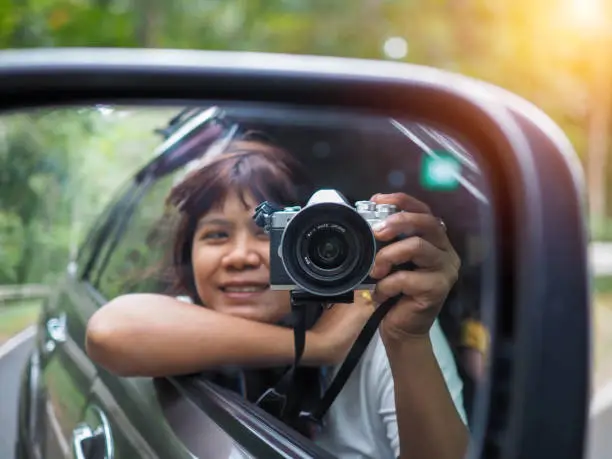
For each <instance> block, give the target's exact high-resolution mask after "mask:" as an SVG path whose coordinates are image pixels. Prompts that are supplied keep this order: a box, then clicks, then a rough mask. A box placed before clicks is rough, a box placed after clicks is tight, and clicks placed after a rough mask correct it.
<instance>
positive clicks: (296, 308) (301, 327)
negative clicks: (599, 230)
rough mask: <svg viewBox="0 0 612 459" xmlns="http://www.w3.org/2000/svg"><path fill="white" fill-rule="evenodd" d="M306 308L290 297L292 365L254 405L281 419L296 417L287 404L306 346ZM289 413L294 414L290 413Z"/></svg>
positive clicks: (293, 407)
mask: <svg viewBox="0 0 612 459" xmlns="http://www.w3.org/2000/svg"><path fill="white" fill-rule="evenodd" d="M307 306H308V305H305V304H303V303H302V302H301V301H300V300H299V297H297V296H294V295H291V314H292V316H293V319H294V324H293V341H294V346H295V357H294V360H293V365H292V366H291V367H290V368H289V370H287V371H286V372H285V374H284V375H283V376H282V377H281V379H280V380H279V381H278V382H277V383H276V385H275V386H274V387H271V388H270V389H268V390H267V391H265V392H264V393H263V394H262V395H261V397H259V399H258V400H257V402H256V405H258V406H261V407H262V408H263V409H265V410H266V411H268V412H269V413H274V414H276V415H277V416H279V417H281V418H283V417H286V416H291V415H293V416H297V412H295V411H297V408H296V407H295V406H293V405H295V403H289V405H291V406H288V405H287V402H288V400H289V398H290V397H289V395H290V392H291V390H292V389H295V386H296V384H295V376H296V372H297V369H298V365H299V364H300V361H301V360H302V355H303V354H304V348H305V346H306V311H307V309H306V307H307ZM290 411H294V412H295V413H290Z"/></svg>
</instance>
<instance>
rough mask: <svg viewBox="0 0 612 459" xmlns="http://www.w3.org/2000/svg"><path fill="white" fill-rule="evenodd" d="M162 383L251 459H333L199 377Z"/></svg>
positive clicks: (279, 422)
mask: <svg viewBox="0 0 612 459" xmlns="http://www.w3.org/2000/svg"><path fill="white" fill-rule="evenodd" d="M165 379H166V380H167V381H169V382H170V383H171V384H172V385H173V386H174V387H175V388H176V389H177V390H178V391H179V392H180V393H181V395H183V396H184V397H185V398H186V399H187V400H188V401H189V402H190V403H192V404H194V405H195V406H197V407H198V408H199V409H200V410H202V411H203V412H204V413H205V414H206V415H207V416H208V417H210V418H211V419H212V420H213V421H214V422H215V423H216V424H217V425H218V426H219V427H220V428H221V429H222V430H223V431H224V432H226V433H227V435H228V436H230V437H231V438H232V439H233V440H234V441H235V442H236V443H238V444H239V445H240V446H241V447H242V448H243V449H244V450H245V451H247V452H248V453H249V454H251V455H253V456H254V457H270V458H272V457H280V458H296V457H303V458H321V459H333V458H335V456H333V455H332V454H331V453H330V452H329V451H327V450H325V449H323V448H322V447H320V446H318V445H317V444H316V443H315V442H314V441H312V440H310V439H308V438H306V437H304V436H303V435H301V434H299V433H298V432H297V431H295V430H293V429H292V428H291V427H289V426H287V425H286V424H284V423H283V422H282V421H280V420H279V419H277V418H275V417H274V416H272V415H271V414H269V413H267V412H266V411H264V410H263V409H261V408H260V407H258V406H256V405H255V404H253V403H251V402H249V401H248V400H246V399H244V398H242V397H240V395H238V394H236V393H233V392H231V391H230V390H228V389H224V388H222V387H220V386H218V385H216V384H214V383H212V382H210V381H207V380H205V379H202V378H201V377H200V376H198V375H188V376H179V377H172V378H165Z"/></svg>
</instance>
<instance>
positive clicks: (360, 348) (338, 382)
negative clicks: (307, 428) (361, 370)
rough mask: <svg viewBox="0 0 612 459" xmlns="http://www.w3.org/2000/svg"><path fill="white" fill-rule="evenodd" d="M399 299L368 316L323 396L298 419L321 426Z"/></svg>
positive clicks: (384, 303)
mask: <svg viewBox="0 0 612 459" xmlns="http://www.w3.org/2000/svg"><path fill="white" fill-rule="evenodd" d="M400 298H401V295H397V296H394V297H392V298H389V299H388V300H386V301H384V302H383V303H381V304H380V305H379V306H378V307H377V308H376V309H375V310H374V312H373V313H372V316H370V318H369V319H368V321H367V322H366V324H365V325H364V327H363V329H362V330H361V332H360V333H359V336H358V337H357V339H356V340H355V342H354V343H353V346H352V347H351V350H350V351H349V353H348V355H347V356H346V359H344V362H343V363H342V366H341V367H340V369H339V370H338V373H337V374H336V376H335V377H334V379H333V381H332V382H331V384H330V385H329V387H328V388H327V390H326V391H325V393H324V394H323V397H322V398H321V400H320V401H319V403H318V404H317V405H316V406H315V408H314V409H313V410H312V411H310V412H308V411H302V412H301V413H300V417H302V418H306V419H308V420H310V421H312V422H315V423H317V424H319V425H320V424H321V422H322V419H323V417H324V416H325V414H326V413H327V411H328V410H329V408H330V406H331V405H332V403H334V400H336V397H337V396H338V394H339V393H340V391H341V390H342V388H343V387H344V385H345V384H346V381H348V379H349V377H350V376H351V373H353V370H354V369H355V367H356V366H357V364H358V363H359V361H360V360H361V357H362V356H363V354H364V352H365V351H366V349H367V347H368V345H369V344H370V341H372V337H373V336H374V333H376V330H377V329H378V326H379V325H380V322H381V321H382V320H383V318H384V317H385V315H387V313H388V312H389V311H390V310H391V308H392V307H393V306H395V304H396V303H397V302H398V301H399V299H400Z"/></svg>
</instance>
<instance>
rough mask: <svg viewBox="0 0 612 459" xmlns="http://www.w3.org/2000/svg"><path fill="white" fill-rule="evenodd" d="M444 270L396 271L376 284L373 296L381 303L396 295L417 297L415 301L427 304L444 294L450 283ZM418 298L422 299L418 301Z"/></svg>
mask: <svg viewBox="0 0 612 459" xmlns="http://www.w3.org/2000/svg"><path fill="white" fill-rule="evenodd" d="M450 282H451V280H450V278H449V276H447V275H446V274H445V272H444V271H430V272H428V271H398V272H396V273H393V274H391V275H389V276H387V277H385V278H384V279H382V280H380V281H379V282H378V283H377V284H376V288H375V289H374V295H373V298H374V300H375V301H376V302H378V303H382V302H383V301H386V300H387V299H389V298H391V297H393V296H396V295H400V294H402V295H405V296H408V297H412V298H415V299H417V303H422V304H429V303H430V301H429V300H432V299H435V298H438V297H440V296H443V295H444V296H445V295H446V293H447V292H448V291H449V290H450V288H451V287H452V285H451V284H450ZM418 298H422V299H423V301H422V302H419V301H418Z"/></svg>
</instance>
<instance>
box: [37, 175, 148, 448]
mask: <svg viewBox="0 0 612 459" xmlns="http://www.w3.org/2000/svg"><path fill="white" fill-rule="evenodd" d="M136 189H137V188H136V187H132V186H128V187H127V188H125V189H123V190H121V192H120V193H119V194H118V198H117V199H116V200H115V201H114V202H112V203H111V204H110V205H109V206H108V208H107V210H106V212H104V213H103V215H102V216H101V218H100V219H99V220H98V222H97V224H96V225H95V226H94V228H93V230H92V231H91V232H90V234H89V237H88V238H87V240H86V242H85V244H84V245H83V247H82V248H81V250H80V255H79V257H78V258H77V260H75V261H73V262H71V263H70V264H69V265H68V268H67V273H66V277H65V279H64V280H63V282H62V283H61V284H60V285H59V286H58V287H57V289H56V290H55V292H54V294H53V295H52V296H51V297H50V298H49V300H48V301H47V302H46V304H45V305H44V307H43V311H42V314H41V316H40V324H39V334H38V341H37V348H36V350H35V356H37V361H38V362H39V364H40V368H41V370H42V376H43V377H42V378H41V381H42V383H41V385H42V387H40V388H39V391H40V393H41V395H42V397H41V399H42V401H43V402H42V403H41V404H39V407H38V409H39V410H40V411H42V413H38V419H43V420H44V422H43V425H42V426H41V437H42V438H38V439H36V440H35V441H36V442H37V443H38V444H37V445H35V446H36V448H35V450H39V451H40V453H41V455H42V457H53V458H61V457H70V456H71V448H72V443H73V438H74V429H75V427H76V425H77V423H78V421H79V420H80V419H81V417H82V412H83V409H84V408H85V406H86V405H87V403H88V399H89V393H90V390H91V387H92V385H93V383H94V380H95V378H96V368H95V366H94V365H93V363H92V362H91V361H90V359H89V358H88V356H87V353H86V351H85V327H86V325H87V321H88V319H89V317H91V315H92V314H93V312H94V311H95V310H96V302H95V301H94V299H93V297H92V291H91V288H90V286H89V285H88V283H87V282H83V281H82V278H83V277H84V276H85V273H90V272H93V271H94V266H93V265H92V264H90V263H89V261H90V260H91V259H93V256H94V254H95V253H96V252H98V251H100V250H101V249H103V248H104V247H105V244H106V243H108V241H109V235H111V234H112V227H113V225H111V223H112V222H116V221H118V219H117V217H118V215H121V214H124V213H125V209H126V208H127V206H128V205H129V202H130V201H131V199H133V196H134V192H135V191H136Z"/></svg>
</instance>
